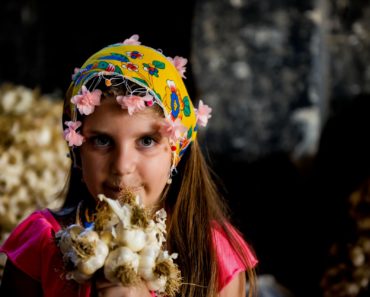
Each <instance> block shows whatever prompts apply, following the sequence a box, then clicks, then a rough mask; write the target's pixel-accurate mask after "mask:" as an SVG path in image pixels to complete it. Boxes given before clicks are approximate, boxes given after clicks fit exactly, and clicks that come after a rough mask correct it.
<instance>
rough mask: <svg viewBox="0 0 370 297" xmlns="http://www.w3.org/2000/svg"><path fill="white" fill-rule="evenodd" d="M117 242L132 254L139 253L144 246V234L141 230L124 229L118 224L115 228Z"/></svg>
mask: <svg viewBox="0 0 370 297" xmlns="http://www.w3.org/2000/svg"><path fill="white" fill-rule="evenodd" d="M116 232H117V241H118V242H119V243H120V244H123V245H125V246H127V247H128V248H129V249H131V250H132V251H133V252H139V251H141V250H142V249H143V248H144V246H145V244H146V235H145V232H144V231H143V230H141V229H136V228H135V229H125V228H123V227H122V225H121V224H119V225H118V226H117V228H116Z"/></svg>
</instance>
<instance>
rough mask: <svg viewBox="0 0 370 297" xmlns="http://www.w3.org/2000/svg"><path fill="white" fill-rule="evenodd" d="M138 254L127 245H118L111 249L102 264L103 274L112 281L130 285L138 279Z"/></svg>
mask: <svg viewBox="0 0 370 297" xmlns="http://www.w3.org/2000/svg"><path fill="white" fill-rule="evenodd" d="M138 267H139V255H138V254H136V253H135V252H133V251H132V250H131V249H129V248H127V247H119V248H116V249H115V250H113V251H111V252H110V254H109V256H108V257H107V260H106V263H105V265H104V275H105V277H106V278H107V280H109V281H111V282H112V283H119V282H120V283H122V284H123V285H124V286H131V285H134V284H136V283H137V282H138V281H139V277H138V275H137V269H138Z"/></svg>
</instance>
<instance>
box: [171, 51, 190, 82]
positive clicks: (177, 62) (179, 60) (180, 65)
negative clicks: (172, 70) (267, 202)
mask: <svg viewBox="0 0 370 297" xmlns="http://www.w3.org/2000/svg"><path fill="white" fill-rule="evenodd" d="M167 59H168V60H169V61H170V62H171V63H172V64H173V65H174V66H175V67H176V69H177V71H178V72H179V73H180V75H181V77H182V78H186V76H185V75H184V73H185V71H186V67H185V65H186V64H187V63H188V59H186V58H183V57H179V56H176V57H175V58H173V59H172V58H171V57H167Z"/></svg>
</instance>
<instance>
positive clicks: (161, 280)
mask: <svg viewBox="0 0 370 297" xmlns="http://www.w3.org/2000/svg"><path fill="white" fill-rule="evenodd" d="M166 283H167V276H164V275H162V276H160V277H158V278H157V279H154V280H150V281H147V282H146V284H147V286H148V289H149V290H151V291H156V292H159V293H163V292H164V291H165V289H166Z"/></svg>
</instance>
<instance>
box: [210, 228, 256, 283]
mask: <svg viewBox="0 0 370 297" xmlns="http://www.w3.org/2000/svg"><path fill="white" fill-rule="evenodd" d="M225 227H226V228H227V232H228V233H229V234H230V236H231V237H232V238H233V241H234V242H235V243H236V245H237V246H238V250H239V252H238V251H237V250H236V249H235V248H234V246H233V245H232V243H231V239H230V238H229V236H228V235H227V234H226V232H225V230H224V229H223V228H222V227H221V226H220V225H219V224H218V223H213V224H212V240H213V244H214V247H215V251H216V257H217V263H218V268H219V275H218V278H219V290H221V289H222V288H223V287H225V286H226V285H227V284H228V283H229V282H230V281H231V280H232V279H233V278H234V277H235V276H236V275H237V274H238V273H240V272H242V271H246V270H247V269H251V268H253V267H255V266H256V264H257V263H258V260H257V258H256V256H255V255H254V253H253V252H252V249H251V248H250V246H249V245H248V243H247V242H246V241H245V240H244V238H243V236H242V235H241V233H240V232H238V231H237V230H236V229H235V228H234V227H233V226H232V225H230V224H226V225H225Z"/></svg>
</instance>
